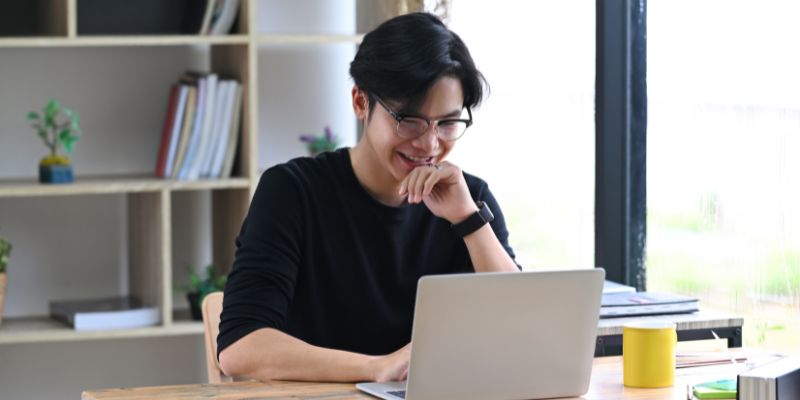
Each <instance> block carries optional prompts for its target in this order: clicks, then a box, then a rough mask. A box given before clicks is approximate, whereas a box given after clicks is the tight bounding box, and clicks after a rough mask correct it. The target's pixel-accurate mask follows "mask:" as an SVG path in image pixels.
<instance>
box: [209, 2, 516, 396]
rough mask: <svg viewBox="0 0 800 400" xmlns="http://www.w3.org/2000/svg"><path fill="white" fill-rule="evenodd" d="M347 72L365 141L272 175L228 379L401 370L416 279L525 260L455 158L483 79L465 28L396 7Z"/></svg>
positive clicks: (244, 268)
mask: <svg viewBox="0 0 800 400" xmlns="http://www.w3.org/2000/svg"><path fill="white" fill-rule="evenodd" d="M350 74H351V76H352V77H353V80H354V82H355V86H354V87H353V89H352V102H353V110H354V112H355V115H356V117H357V118H358V119H359V120H360V121H361V122H362V124H363V136H362V138H361V140H360V141H359V143H358V144H357V145H356V146H355V147H353V148H351V149H339V150H337V151H334V152H328V153H323V154H321V155H319V156H317V157H315V158H309V157H304V158H298V159H294V160H292V161H289V162H288V163H285V164H281V165H278V166H275V167H273V168H270V169H269V170H267V171H266V172H265V173H264V175H263V176H262V177H261V181H260V183H259V186H258V189H257V191H256V194H255V196H254V197H253V201H252V204H251V206H250V211H249V213H248V215H247V218H246V220H245V222H244V224H243V226H242V230H241V233H240V235H239V237H238V238H237V252H236V260H235V262H234V266H233V269H232V272H231V274H230V276H229V278H228V283H227V286H226V288H225V300H224V306H223V312H222V316H221V323H220V334H219V337H218V348H219V361H220V365H221V367H222V369H223V371H224V372H225V373H226V374H227V375H232V376H246V377H251V378H256V379H260V380H269V379H285V380H308V381H368V380H374V381H390V380H402V379H405V376H406V374H407V369H408V360H409V353H410V344H409V343H408V342H409V341H410V338H411V325H412V319H413V312H414V299H415V295H416V284H417V280H418V279H419V278H420V277H422V276H423V275H429V274H447V273H457V272H471V271H475V272H487V271H518V270H519V267H518V266H517V265H516V263H515V262H514V253H513V251H512V249H511V248H510V246H509V245H508V232H507V230H506V226H505V221H504V219H503V214H502V212H501V211H500V207H499V205H498V204H497V201H496V200H495V198H494V196H492V194H491V192H490V191H489V189H488V187H487V184H486V183H485V182H484V181H482V180H480V179H479V178H476V177H474V176H471V175H469V174H465V173H463V172H462V171H461V169H460V168H459V167H458V166H456V165H454V164H452V163H450V162H448V161H446V157H447V155H448V154H449V153H450V151H451V150H452V149H453V146H454V145H455V143H456V140H457V139H459V138H460V137H461V136H462V135H463V134H464V133H465V131H466V129H467V128H468V127H469V125H471V124H472V113H471V109H472V108H474V107H475V106H477V105H478V104H479V103H480V102H481V99H482V97H483V91H484V86H485V80H484V78H483V76H482V75H481V73H480V72H479V71H478V70H477V69H476V68H475V65H474V62H473V60H472V58H471V56H470V54H469V51H468V50H467V48H466V46H465V45H464V43H463V42H462V41H461V39H460V38H459V37H458V36H457V35H456V34H455V33H453V32H451V31H450V30H448V29H447V27H445V26H444V25H443V24H442V23H441V22H440V21H439V20H438V19H437V18H436V17H434V16H432V15H429V14H424V13H415V14H409V15H404V16H400V17H396V18H393V19H391V20H389V21H386V22H385V23H383V24H382V25H380V26H379V27H378V28H376V29H375V30H374V31H372V32H370V33H369V34H367V35H366V36H365V37H364V40H363V42H362V43H361V45H360V47H359V50H358V53H357V54H356V56H355V59H354V60H353V62H352V63H351V66H350ZM492 213H493V214H494V216H493V218H492Z"/></svg>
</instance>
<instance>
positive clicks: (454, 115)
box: [397, 108, 464, 121]
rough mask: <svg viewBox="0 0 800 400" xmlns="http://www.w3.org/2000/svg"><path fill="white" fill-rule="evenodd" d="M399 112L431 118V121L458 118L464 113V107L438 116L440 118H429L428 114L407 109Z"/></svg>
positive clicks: (409, 115) (405, 114)
mask: <svg viewBox="0 0 800 400" xmlns="http://www.w3.org/2000/svg"><path fill="white" fill-rule="evenodd" d="M397 113H398V114H400V115H402V116H405V117H420V118H426V119H430V120H431V121H434V120H439V119H452V118H458V117H460V116H461V114H463V113H464V109H463V108H462V109H460V110H453V111H450V112H449V113H447V114H445V115H442V116H441V117H438V118H428V117H427V116H424V115H422V114H420V113H417V112H405V110H401V111H398V112H397Z"/></svg>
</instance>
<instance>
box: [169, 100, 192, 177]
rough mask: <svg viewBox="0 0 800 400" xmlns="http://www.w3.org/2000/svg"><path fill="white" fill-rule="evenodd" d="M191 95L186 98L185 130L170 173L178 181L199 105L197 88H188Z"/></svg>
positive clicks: (183, 129) (182, 131)
mask: <svg viewBox="0 0 800 400" xmlns="http://www.w3.org/2000/svg"><path fill="white" fill-rule="evenodd" d="M188 87H189V93H188V94H187V98H186V112H185V113H184V116H183V128H182V129H181V137H180V140H179V141H178V149H177V151H176V154H175V164H174V165H173V168H172V171H171V173H170V178H172V179H177V177H178V171H180V169H181V166H182V165H183V159H184V157H186V148H187V147H188V146H189V138H190V137H191V136H192V128H193V127H194V117H195V112H196V111H195V107H196V105H197V87H195V86H188Z"/></svg>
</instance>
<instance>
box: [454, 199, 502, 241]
mask: <svg viewBox="0 0 800 400" xmlns="http://www.w3.org/2000/svg"><path fill="white" fill-rule="evenodd" d="M475 206H476V208H477V210H475V211H473V212H472V213H471V214H470V215H469V216H467V218H466V219H464V220H462V221H461V222H458V223H455V224H452V225H451V226H450V227H451V228H452V229H453V232H455V234H456V235H458V236H460V237H462V238H463V237H466V236H467V235H470V234H471V233H473V232H475V231H477V230H478V229H480V228H482V227H483V226H484V225H486V224H488V223H490V222H492V221H493V220H494V215H493V214H492V211H491V210H490V209H489V206H488V205H487V204H486V203H484V202H483V201H479V202H477V203H475Z"/></svg>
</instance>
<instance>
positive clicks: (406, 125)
mask: <svg viewBox="0 0 800 400" xmlns="http://www.w3.org/2000/svg"><path fill="white" fill-rule="evenodd" d="M375 100H377V101H378V103H379V104H380V105H381V106H383V108H384V109H385V110H386V112H388V113H389V115H391V116H392V118H394V119H395V120H396V121H397V126H396V127H395V132H396V133H397V136H400V137H401V138H403V139H416V138H418V137H420V136H422V135H424V134H425V132H427V131H428V127H430V126H431V125H433V126H434V131H435V132H436V136H437V137H438V138H439V139H442V140H444V141H447V142H452V141H455V140H458V138H460V137H461V136H463V135H464V132H465V131H466V130H467V128H469V127H470V125H472V111H470V109H469V107H467V114H468V115H469V119H457V118H445V119H437V120H433V121H431V120H429V119H427V118H422V117H414V116H409V115H401V114H398V113H396V112H394V111H393V110H392V109H391V108H389V106H387V105H386V103H384V102H383V100H381V99H380V98H378V97H377V96H375Z"/></svg>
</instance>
